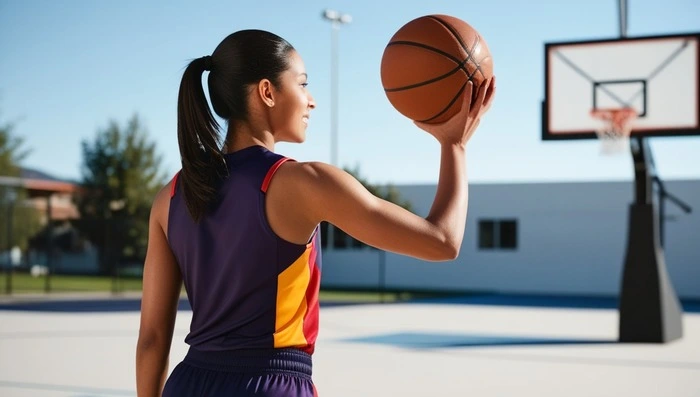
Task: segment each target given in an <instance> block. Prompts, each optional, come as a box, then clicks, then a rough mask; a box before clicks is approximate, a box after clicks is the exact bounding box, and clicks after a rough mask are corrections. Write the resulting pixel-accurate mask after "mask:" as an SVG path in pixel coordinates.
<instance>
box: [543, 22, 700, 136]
mask: <svg viewBox="0 0 700 397" xmlns="http://www.w3.org/2000/svg"><path fill="white" fill-rule="evenodd" d="M544 54H545V99H544V101H543V103H542V139H543V140H557V139H594V138H596V137H597V136H596V133H595V131H596V129H597V128H599V127H600V123H601V121H600V120H598V119H596V118H595V117H592V116H591V112H592V111H594V110H600V109H619V108H632V109H634V110H635V111H636V113H637V116H638V117H637V118H636V119H635V120H634V121H633V125H632V132H631V134H632V136H678V135H700V100H699V96H700V69H699V66H698V63H699V58H700V33H689V34H677V35H666V36H648V37H634V38H623V39H608V40H593V41H579V42H560V43H545V51H544Z"/></svg>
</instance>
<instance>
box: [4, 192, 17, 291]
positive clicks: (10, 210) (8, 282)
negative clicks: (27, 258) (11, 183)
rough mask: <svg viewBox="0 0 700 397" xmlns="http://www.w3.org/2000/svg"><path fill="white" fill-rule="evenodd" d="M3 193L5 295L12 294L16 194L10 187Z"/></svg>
mask: <svg viewBox="0 0 700 397" xmlns="http://www.w3.org/2000/svg"><path fill="white" fill-rule="evenodd" d="M6 189H7V190H6V191H5V200H6V201H7V275H6V278H5V292H6V293H7V294H11V293H12V271H13V269H12V265H13V263H12V255H11V253H12V245H13V244H14V241H13V239H12V228H13V222H12V220H13V219H12V218H13V215H14V204H15V200H16V199H17V193H15V191H14V189H13V188H11V187H7V188H6Z"/></svg>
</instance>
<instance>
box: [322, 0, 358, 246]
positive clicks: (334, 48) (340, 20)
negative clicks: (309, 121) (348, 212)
mask: <svg viewBox="0 0 700 397" xmlns="http://www.w3.org/2000/svg"><path fill="white" fill-rule="evenodd" d="M321 15H322V16H323V19H324V20H326V21H329V22H330V23H331V164H333V165H334V166H338V31H339V30H340V25H342V24H348V23H350V22H352V17H351V16H350V15H349V14H343V13H341V12H338V11H335V10H328V9H326V10H324V11H323V14H321ZM334 228H335V226H333V225H330V224H329V225H328V236H327V238H328V245H327V246H326V247H327V248H328V249H329V250H333V245H334V243H335V242H334V238H333V234H334V233H333V229H334Z"/></svg>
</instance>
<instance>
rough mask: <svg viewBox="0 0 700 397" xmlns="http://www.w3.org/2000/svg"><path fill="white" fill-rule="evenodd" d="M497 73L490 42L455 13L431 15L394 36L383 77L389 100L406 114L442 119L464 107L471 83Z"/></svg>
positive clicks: (386, 53) (386, 52)
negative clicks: (463, 97) (466, 91)
mask: <svg viewBox="0 0 700 397" xmlns="http://www.w3.org/2000/svg"><path fill="white" fill-rule="evenodd" d="M492 76H493V59H492V57H491V52H490V50H489V48H488V45H487V44H486V41H485V40H484V39H483V37H481V35H480V34H479V32H477V31H476V29H474V28H473V27H472V26H471V25H469V24H468V23H466V22H465V21H463V20H461V19H458V18H455V17H452V16H449V15H426V16H422V17H419V18H416V19H414V20H412V21H410V22H408V23H407V24H405V25H404V26H402V27H401V28H400V29H399V30H398V31H397V32H396V33H395V34H394V36H393V37H392V38H391V40H389V43H388V44H387V46H386V48H385V49H384V54H383V55H382V62H381V80H382V86H383V87H384V92H385V93H386V96H387V98H388V99H389V102H391V104H392V105H393V106H394V107H395V108H396V110H398V111H399V112H400V113H401V114H403V115H404V116H406V117H408V118H410V119H412V120H416V121H422V122H426V123H435V124H437V123H442V122H444V121H447V120H449V119H450V118H451V117H452V116H454V115H455V114H456V113H457V112H459V110H460V109H461V107H462V104H463V100H462V95H463V93H464V91H465V89H466V86H467V82H468V81H470V80H471V81H472V82H473V84H474V91H473V92H474V94H475V93H476V89H477V88H478V87H479V85H480V84H481V83H482V82H483V81H484V80H486V79H489V78H491V77H492Z"/></svg>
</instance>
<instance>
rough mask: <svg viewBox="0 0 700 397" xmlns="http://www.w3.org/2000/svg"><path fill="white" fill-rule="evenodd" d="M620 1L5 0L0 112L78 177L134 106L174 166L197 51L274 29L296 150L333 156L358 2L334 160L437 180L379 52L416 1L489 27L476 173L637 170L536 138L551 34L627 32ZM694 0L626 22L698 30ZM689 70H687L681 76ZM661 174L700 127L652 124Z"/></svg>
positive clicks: (291, 151)
mask: <svg viewBox="0 0 700 397" xmlns="http://www.w3.org/2000/svg"><path fill="white" fill-rule="evenodd" d="M617 4H618V2H617V0H586V1H583V0H575V1H570V0H566V1H560V0H548V1H537V0H534V1H520V0H489V1H463V0H443V1H427V0H421V1H415V0H408V1H400V2H399V1H367V0H354V1H349V0H346V1H341V0H324V1H320V0H310V1H294V2H292V1H284V0H268V1H265V2H256V1H238V2H237V1H231V0H229V1H223V0H210V1H201V2H194V1H180V0H167V1H136V0H120V1H107V0H104V1H96V0H90V1H87V0H62V1H58V0H22V1H20V0H0V50H1V55H0V120H2V121H4V122H8V121H9V122H13V123H15V125H16V129H15V132H16V133H17V134H19V135H20V136H22V137H24V138H25V140H26V146H27V147H28V148H30V149H31V150H32V152H31V155H30V156H29V157H28V158H27V160H26V162H25V165H26V166H29V167H33V168H38V169H41V170H44V171H47V172H50V173H53V174H55V175H56V176H59V177H64V178H71V179H79V177H80V163H81V146H80V143H81V141H82V140H85V139H93V138H94V136H95V133H96V131H97V130H98V129H100V128H102V127H104V126H106V125H107V123H108V121H109V120H110V119H114V120H116V121H118V122H119V123H124V122H125V121H126V120H127V119H128V118H129V117H130V116H132V115H133V114H134V113H138V114H139V115H140V116H141V118H142V120H143V121H144V122H145V125H146V127H147V129H148V131H149V135H150V137H151V139H153V140H155V141H156V142H157V144H158V151H159V152H160V153H161V154H162V156H163V159H164V162H163V167H164V170H165V171H167V172H168V173H173V172H175V171H176V170H177V169H178V168H179V153H178V148H177V139H176V100H177V90H178V86H179V82H180V78H181V75H182V72H183V70H184V67H185V65H186V64H187V62H188V60H189V59H191V58H195V57H199V56H203V55H207V54H210V53H211V52H212V51H213V50H214V48H215V47H216V45H217V44H218V43H219V42H220V41H221V40H222V39H223V38H224V37H225V36H226V35H228V34H229V33H231V32H233V31H236V30H239V29H245V28H259V29H266V30H270V31H272V32H275V33H277V34H279V35H281V36H283V37H284V38H286V39H287V40H289V41H290V42H291V43H292V44H293V45H294V46H295V47H296V48H297V49H298V50H299V52H300V53H301V55H302V57H303V58H304V60H305V62H306V67H307V71H308V73H309V77H310V78H309V81H310V85H309V89H310V90H311V92H312V94H313V95H314V96H315V99H316V102H317V104H318V107H317V109H316V110H315V111H314V112H313V113H312V118H311V120H310V126H309V128H308V131H307V137H308V139H307V142H305V143H304V144H301V145H291V144H280V145H278V146H277V151H279V152H282V153H284V154H287V155H289V156H291V157H294V158H296V159H298V160H304V161H305V160H319V161H330V133H329V132H330V64H331V57H330V53H331V48H330V47H331V36H330V32H331V27H330V24H329V23H328V22H326V21H324V20H323V19H322V18H321V12H322V10H323V9H324V8H333V9H337V10H340V11H342V12H346V13H349V14H351V15H352V17H353V22H352V24H350V25H347V26H343V27H342V29H341V31H340V77H339V79H340V111H339V120H340V128H339V143H340V145H339V161H340V164H341V165H347V166H350V167H355V166H359V167H360V170H361V173H362V174H363V175H364V176H366V177H367V178H368V179H369V180H370V181H372V182H375V183H394V184H408V183H434V182H435V181H436V180H437V175H438V161H439V157H438V152H439V150H438V149H439V148H438V146H437V144H436V143H435V142H434V140H433V139H432V138H430V137H429V136H427V134H425V133H423V132H422V131H420V130H418V129H417V128H416V127H415V126H413V124H412V123H411V122H410V121H409V120H407V119H405V118H404V117H403V116H401V115H400V114H399V113H398V112H396V111H395V110H394V109H393V108H392V107H391V105H390V104H389V102H388V100H387V99H386V96H385V95H384V92H383V90H382V87H381V81H380V75H379V65H380V60H381V56H382V53H383V51H384V47H385V45H386V43H387V42H388V40H389V38H390V37H391V36H392V35H393V33H394V32H395V31H396V30H397V29H398V28H399V27H401V26H402V25H403V24H404V23H406V22H408V21H409V20H411V19H413V18H416V17H418V16H421V15H426V14H433V13H441V14H451V15H454V16H457V17H459V18H462V19H464V20H466V21H468V22H469V23H470V24H472V25H473V26H474V27H476V28H477V29H478V30H479V31H480V32H481V34H482V35H483V36H484V37H485V38H486V40H487V42H488V44H489V46H490V48H491V51H492V53H493V56H494V60H495V72H496V75H497V76H498V93H497V97H496V100H495V103H494V105H493V108H492V110H491V111H490V113H489V114H488V115H487V116H486V117H485V119H484V120H483V122H482V124H481V127H480V129H479V131H478V133H477V135H476V136H475V137H474V138H473V141H472V142H471V143H470V144H469V159H468V166H469V173H470V178H471V181H472V182H511V181H581V180H631V179H632V175H633V173H632V165H631V158H630V155H629V154H624V155H620V156H616V157H601V156H600V155H599V151H598V143H597V142H595V141H569V142H541V141H540V135H541V118H540V109H539V107H540V101H541V100H542V99H543V91H544V83H543V79H544V71H543V70H544V59H543V57H544V56H543V52H544V43H545V42H550V41H562V40H584V39H597V38H612V37H617V35H618V14H617ZM699 16H700V1H697V0H666V1H664V2H661V1H658V0H629V31H628V33H629V35H630V36H642V35H644V36H645V35H656V34H670V33H685V32H697V31H700V17H699ZM678 78H683V76H678ZM652 148H653V152H654V155H655V159H656V164H657V168H658V170H659V172H660V174H661V176H662V177H663V178H665V179H679V178H699V177H700V159H698V154H699V153H700V137H684V138H664V139H653V140H652Z"/></svg>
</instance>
